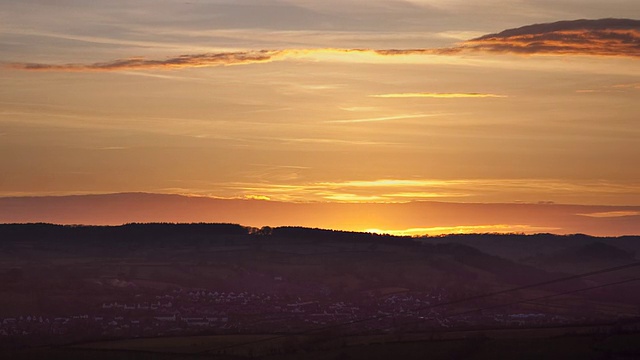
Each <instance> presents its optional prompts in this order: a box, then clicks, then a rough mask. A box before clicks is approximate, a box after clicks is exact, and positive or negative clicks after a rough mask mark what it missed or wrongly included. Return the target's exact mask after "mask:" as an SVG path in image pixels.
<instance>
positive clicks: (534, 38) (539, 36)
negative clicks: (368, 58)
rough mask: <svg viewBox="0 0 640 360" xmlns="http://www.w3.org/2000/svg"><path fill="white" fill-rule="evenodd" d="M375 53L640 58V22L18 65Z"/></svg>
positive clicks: (159, 65)
mask: <svg viewBox="0 0 640 360" xmlns="http://www.w3.org/2000/svg"><path fill="white" fill-rule="evenodd" d="M327 52H332V53H341V54H347V53H371V54H375V55H378V56H404V55H456V54H460V53H465V52H489V53H515V54H523V55H535V54H548V55H591V56H620V57H632V58H636V57H640V20H630V19H600V20H575V21H560V22H555V23H548V24H535V25H529V26H524V27H521V28H517V29H509V30H505V31H502V32H500V33H496V34H489V35H484V36H481V37H479V38H476V39H472V40H469V41H466V42H463V43H461V44H459V45H457V46H454V47H449V48H418V49H281V50H251V51H238V52H221V53H208V54H191V55H181V56H177V57H173V58H168V59H165V60H153V59H146V58H129V59H119V60H114V61H109V62H101V63H93V64H62V65H55V64H39V63H13V64H9V65H8V66H9V67H11V68H14V69H21V70H41V71H115V70H145V69H177V68H185V67H205V66H228V65H241V64H255V63H265V62H271V61H276V60H283V59H285V58H300V57H304V56H309V55H313V54H317V53H327Z"/></svg>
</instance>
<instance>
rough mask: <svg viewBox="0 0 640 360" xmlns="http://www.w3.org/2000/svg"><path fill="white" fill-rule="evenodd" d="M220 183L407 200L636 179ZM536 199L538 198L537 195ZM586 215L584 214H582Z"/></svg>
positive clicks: (560, 193)
mask: <svg viewBox="0 0 640 360" xmlns="http://www.w3.org/2000/svg"><path fill="white" fill-rule="evenodd" d="M217 186H218V187H219V188H221V189H222V188H226V191H228V192H230V193H233V194H234V196H235V197H238V196H240V197H242V196H244V195H245V194H259V195H264V196H268V197H269V198H271V199H273V200H281V201H293V202H297V201H302V202H306V201H338V202H398V203H403V202H411V201H419V200H425V199H439V200H455V201H459V200H460V199H461V198H465V200H467V201H478V199H483V198H484V197H485V196H488V195H491V194H494V195H495V194H500V193H507V194H509V196H510V197H511V200H509V201H514V200H513V199H517V196H522V195H526V196H529V197H532V196H533V197H535V196H544V197H551V198H554V199H555V200H557V199H564V198H565V197H566V196H568V195H574V194H584V193H589V194H592V195H594V194H597V195H600V196H608V195H612V194H637V193H638V191H640V184H618V183H610V182H570V181H561V180H549V179H373V180H348V181H336V182H309V183H294V184H278V183H264V182H262V183H234V184H226V185H225V184H219V185H217ZM538 200H539V199H538ZM585 216H588V215H585Z"/></svg>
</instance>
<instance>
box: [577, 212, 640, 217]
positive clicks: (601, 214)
mask: <svg viewBox="0 0 640 360" xmlns="http://www.w3.org/2000/svg"><path fill="white" fill-rule="evenodd" d="M577 215H580V216H587V217H592V218H617V217H626V216H640V211H606V212H596V213H589V214H577Z"/></svg>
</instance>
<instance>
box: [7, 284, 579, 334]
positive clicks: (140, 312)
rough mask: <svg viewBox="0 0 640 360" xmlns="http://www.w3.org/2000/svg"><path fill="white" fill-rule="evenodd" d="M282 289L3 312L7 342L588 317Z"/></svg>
mask: <svg viewBox="0 0 640 360" xmlns="http://www.w3.org/2000/svg"><path fill="white" fill-rule="evenodd" d="M317 295H319V296H318V297H316V298H311V297H310V296H305V297H304V298H303V297H297V296H292V295H283V294H277V293H251V292H247V291H245V292H224V291H217V290H215V289H203V288H197V289H184V288H176V289H172V290H169V291H167V292H166V293H163V294H155V295H154V294H147V293H144V292H139V293H137V294H135V295H134V298H133V299H134V301H131V300H129V301H123V300H118V299H113V300H112V301H106V302H102V303H100V304H96V306H95V308H94V310H93V311H91V312H89V313H81V314H72V315H60V314H51V315H46V316H45V315H32V314H24V315H21V316H17V317H10V318H3V319H0V339H1V340H2V343H3V344H9V343H11V344H14V345H15V344H23V345H38V344H50V343H52V342H59V343H64V342H69V341H84V340H100V339H117V338H140V337H160V336H178V335H199V334H251V333H254V334H263V333H273V332H278V333H293V332H300V331H309V330H313V329H318V328H325V327H328V326H337V325H339V327H340V331H341V332H343V333H362V332H391V331H396V332H397V331H430V330H437V329H441V330H442V329H471V328H477V327H514V326H515V327H522V326H543V325H545V324H556V325H557V324H568V323H578V322H582V321H584V319H583V318H577V317H574V318H571V317H568V316H559V315H557V314H556V315H550V314H545V313H539V312H522V311H518V310H517V309H495V310H494V311H476V312H473V311H472V312H469V311H464V312H462V313H460V314H459V313H458V312H456V310H455V308H451V307H447V306H440V305H439V304H442V303H446V302H447V301H449V300H450V296H451V295H450V294H449V293H448V292H447V291H446V290H445V289H433V290H432V291H430V292H411V291H402V292H398V293H389V294H382V295H381V294H380V293H375V292H367V293H364V294H360V295H358V296H357V297H354V296H348V297H345V298H339V297H336V296H327V295H324V296H323V295H322V294H317Z"/></svg>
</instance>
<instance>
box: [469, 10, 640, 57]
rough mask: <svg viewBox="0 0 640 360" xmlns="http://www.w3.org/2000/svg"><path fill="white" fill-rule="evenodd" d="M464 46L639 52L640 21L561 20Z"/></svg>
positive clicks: (547, 51)
mask: <svg viewBox="0 0 640 360" xmlns="http://www.w3.org/2000/svg"><path fill="white" fill-rule="evenodd" d="M461 47H462V48H463V49H465V50H472V51H486V52H499V53H517V54H557V55H600V56H627V57H638V56H640V21H639V20H629V19H600V20H575V21H560V22H555V23H549V24H536V25H529V26H524V27H521V28H517V29H509V30H505V31H502V32H500V33H497V34H489V35H485V36H481V37H479V38H476V39H473V40H469V41H466V42H464V43H463V44H462V45H461Z"/></svg>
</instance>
